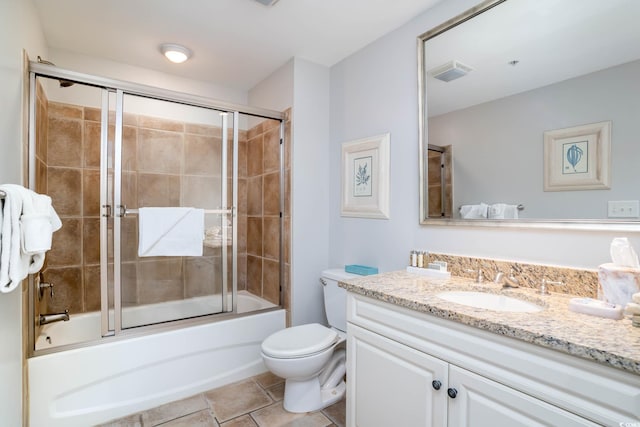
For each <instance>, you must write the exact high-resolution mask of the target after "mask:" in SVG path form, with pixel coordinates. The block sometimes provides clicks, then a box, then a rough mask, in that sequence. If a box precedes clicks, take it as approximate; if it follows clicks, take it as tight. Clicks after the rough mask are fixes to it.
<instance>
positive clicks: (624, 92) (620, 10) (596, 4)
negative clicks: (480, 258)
mask: <svg viewBox="0 0 640 427" xmlns="http://www.w3.org/2000/svg"><path fill="white" fill-rule="evenodd" d="M487 5H488V6H494V7H490V8H489V9H488V10H485V11H484V12H482V13H480V14H479V15H477V16H475V17H473V18H472V19H469V20H467V21H466V22H463V23H461V24H459V25H455V26H453V27H450V28H446V31H441V30H444V29H445V27H441V28H436V29H434V30H433V31H429V32H427V33H425V34H424V35H423V36H421V39H422V40H423V41H424V43H423V44H422V47H421V49H423V50H422V52H421V56H422V58H421V59H422V61H423V63H422V67H421V68H422V75H421V83H422V88H423V91H424V93H422V94H421V98H422V101H423V104H422V111H423V113H422V114H424V117H423V121H424V124H423V126H424V127H425V130H424V132H423V134H422V141H421V147H422V156H423V163H422V164H423V168H422V169H423V170H421V174H422V176H421V180H422V187H423V188H422V191H421V198H422V200H421V206H422V209H423V212H422V214H421V216H422V217H421V220H422V221H423V222H424V221H429V222H431V221H430V220H432V219H437V218H440V219H442V218H444V219H454V220H465V221H466V220H469V221H483V220H489V219H493V218H495V219H498V220H503V221H504V220H509V221H514V220H518V221H522V220H525V221H531V220H542V221H563V222H564V221H567V220H579V221H585V220H588V221H592V222H609V221H611V222H615V221H624V222H628V221H638V220H639V219H640V213H639V212H638V200H639V199H640V192H639V191H638V188H637V185H636V183H637V182H638V179H637V177H636V175H635V172H636V171H637V167H636V165H637V161H638V159H640V144H638V139H639V132H640V129H639V127H638V125H637V123H638V118H639V117H640V114H639V113H640V77H639V76H640V43H639V42H640V26H638V25H637V22H636V20H637V17H638V16H640V2H638V1H636V0H610V1H606V2H603V1H600V0H563V1H561V2H559V1H556V0H507V1H504V2H500V1H491V2H485V3H484V6H487ZM438 31H440V34H437V35H435V36H434V34H433V33H434V32H438ZM602 123H608V124H609V127H608V128H607V129H608V130H606V129H605V130H604V131H600V130H599V129H600V128H599V127H597V126H596V125H598V124H602ZM594 129H595V130H594ZM607 132H608V133H607ZM545 141H546V142H545ZM434 147H436V148H437V147H439V148H441V149H442V148H443V147H447V152H448V153H449V159H448V161H447V162H442V161H441V157H442V158H444V157H446V156H445V155H444V154H443V152H440V153H439V154H438V151H437V150H436V151H433V150H432V148H434ZM442 151H444V150H442ZM549 183H551V185H549ZM434 222H435V221H434ZM444 222H446V221H444Z"/></svg>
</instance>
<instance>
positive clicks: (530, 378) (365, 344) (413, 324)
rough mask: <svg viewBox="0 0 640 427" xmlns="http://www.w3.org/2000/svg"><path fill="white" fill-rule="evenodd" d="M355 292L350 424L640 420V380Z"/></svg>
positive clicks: (350, 314) (351, 301)
mask: <svg viewBox="0 0 640 427" xmlns="http://www.w3.org/2000/svg"><path fill="white" fill-rule="evenodd" d="M348 295H349V296H348V305H347V320H348V322H349V323H348V326H347V346H348V349H347V425H348V426H352V427H356V426H357V427H377V426H385V427H387V426H402V427H413V426H438V427H439V426H492V427H496V426H498V427H499V426H505V427H506V426H509V427H513V426H527V427H528V426H536V425H540V426H563V427H564V426H567V427H569V426H597V425H611V426H619V425H620V423H621V422H634V421H635V422H638V420H639V419H640V376H638V375H634V374H631V373H625V372H623V371H620V370H618V369H614V368H609V367H606V366H604V365H601V364H597V363H593V362H589V361H585V360H581V359H578V358H576V357H572V356H569V355H566V354H562V353H559V352H556V351H553V350H549V349H545V348H542V347H540V346H536V345H532V344H527V343H524V342H521V341H519V340H514V339H511V338H506V337H503V336H500V335H497V334H494V333H490V332H487V331H482V330H480V329H477V328H472V327H469V326H466V325H462V324H460V323H457V322H453V321H448V320H443V319H440V318H437V317H435V316H430V315H426V314H423V313H420V312H417V311H413V310H408V309H405V308H402V307H398V306H395V305H392V304H389V303H385V302H381V301H378V300H375V299H371V298H367V297H363V296H361V295H357V294H353V293H349V294H348ZM453 396H455V397H453Z"/></svg>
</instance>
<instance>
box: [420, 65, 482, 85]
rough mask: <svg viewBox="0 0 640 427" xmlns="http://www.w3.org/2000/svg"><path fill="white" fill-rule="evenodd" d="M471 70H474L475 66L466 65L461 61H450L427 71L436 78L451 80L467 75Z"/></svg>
mask: <svg viewBox="0 0 640 427" xmlns="http://www.w3.org/2000/svg"><path fill="white" fill-rule="evenodd" d="M470 71H473V68H471V67H469V66H468V65H464V64H463V63H462V62H460V61H449V62H447V63H446V64H443V65H440V66H438V67H435V68H432V69H430V70H429V71H427V73H428V74H429V75H430V76H431V77H433V78H434V79H438V80H442V81H443V82H450V81H451V80H455V79H459V78H460V77H464V76H466V75H467V73H469V72H470Z"/></svg>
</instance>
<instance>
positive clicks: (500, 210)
mask: <svg viewBox="0 0 640 427" xmlns="http://www.w3.org/2000/svg"><path fill="white" fill-rule="evenodd" d="M489 219H518V205H507V204H505V203H496V204H493V205H491V206H489Z"/></svg>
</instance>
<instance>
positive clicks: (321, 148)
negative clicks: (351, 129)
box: [249, 58, 330, 325]
mask: <svg viewBox="0 0 640 427" xmlns="http://www.w3.org/2000/svg"><path fill="white" fill-rule="evenodd" d="M249 102H250V105H252V106H254V107H262V108H270V109H273V110H278V111H283V110H285V109H287V108H289V107H292V115H291V136H292V138H291V139H292V141H291V142H292V146H291V162H292V163H291V165H292V166H291V173H292V177H291V186H292V188H291V203H292V208H291V210H292V212H291V213H292V224H291V279H290V280H291V322H292V324H294V325H299V324H303V323H310V322H320V323H325V322H326V320H325V314H324V304H323V296H322V287H321V285H320V282H319V277H320V272H321V271H322V270H324V269H325V268H327V266H328V263H329V192H330V191H329V185H328V184H329V178H328V175H327V170H328V165H329V69H328V68H326V67H324V66H321V65H317V64H314V63H312V62H309V61H306V60H303V59H299V58H294V59H292V60H291V61H289V62H288V63H286V64H285V65H283V66H282V67H280V69H278V70H277V71H276V72H274V73H273V74H272V75H271V76H269V77H267V78H266V79H265V80H263V81H262V82H261V83H259V84H258V85H257V86H256V87H255V88H253V89H251V90H250V91H249Z"/></svg>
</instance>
